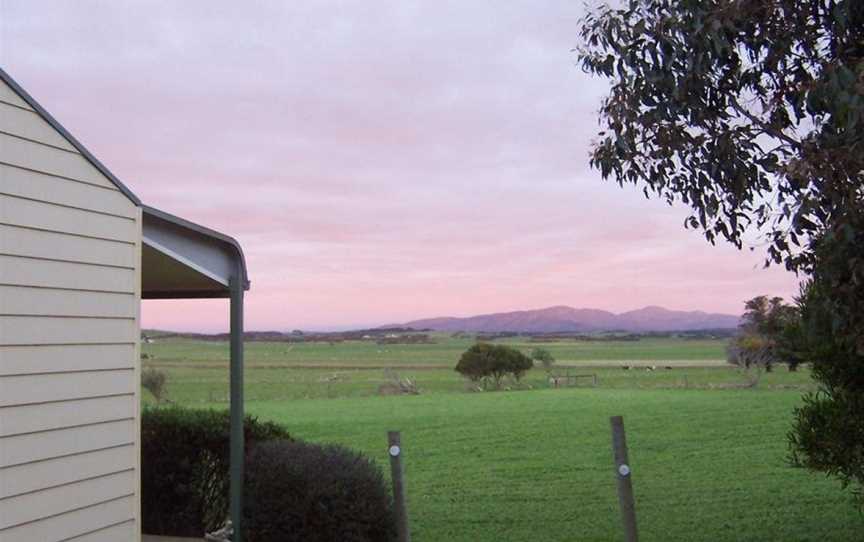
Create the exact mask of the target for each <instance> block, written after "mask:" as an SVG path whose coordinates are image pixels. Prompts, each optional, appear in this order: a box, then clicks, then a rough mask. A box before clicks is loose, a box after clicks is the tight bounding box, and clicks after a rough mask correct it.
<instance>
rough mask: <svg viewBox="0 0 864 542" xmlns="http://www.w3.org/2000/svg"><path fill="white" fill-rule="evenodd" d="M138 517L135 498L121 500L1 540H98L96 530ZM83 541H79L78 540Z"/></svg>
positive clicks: (14, 530) (5, 534)
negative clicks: (86, 535)
mask: <svg viewBox="0 0 864 542" xmlns="http://www.w3.org/2000/svg"><path fill="white" fill-rule="evenodd" d="M134 517H135V498H134V497H121V498H119V499H114V500H111V501H108V502H103V503H99V504H96V505H92V506H87V507H85V508H79V509H77V510H73V511H71V512H66V513H65V514H60V515H58V516H53V517H50V518H47V519H44V520H42V521H37V522H33V523H27V524H25V525H21V526H18V527H12V528H11V529H7V530H5V531H0V540H4V541H5V540H9V541H10V542H13V541H16V540H20V541H22V542H43V541H54V540H61V539H63V538H66V539H69V538H74V537H78V536H80V535H84V534H88V533H89V534H90V535H91V536H95V535H96V534H97V533H96V530H102V529H103V528H105V527H109V526H111V527H113V526H114V524H115V522H116V521H117V520H118V518H119V519H122V518H129V519H132V518H134ZM79 540H80V538H79ZM113 540H115V541H117V542H128V541H131V540H134V539H133V538H115V539H113Z"/></svg>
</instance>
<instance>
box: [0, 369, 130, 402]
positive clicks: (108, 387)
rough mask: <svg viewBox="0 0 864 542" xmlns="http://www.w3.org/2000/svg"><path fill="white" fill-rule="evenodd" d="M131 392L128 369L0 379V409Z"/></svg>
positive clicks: (1, 377) (0, 377) (2, 377)
mask: <svg viewBox="0 0 864 542" xmlns="http://www.w3.org/2000/svg"><path fill="white" fill-rule="evenodd" d="M134 392H135V379H134V371H132V370H131V369H117V370H114V371H98V372H82V373H52V374H43V375H20V376H0V407H5V406H14V405H24V404H27V403H43V402H48V401H69V400H71V399H86V398H88V397H101V396H104V395H117V394H121V393H134Z"/></svg>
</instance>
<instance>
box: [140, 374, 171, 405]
mask: <svg viewBox="0 0 864 542" xmlns="http://www.w3.org/2000/svg"><path fill="white" fill-rule="evenodd" d="M167 381H168V376H167V375H166V374H165V373H163V372H162V371H160V370H158V369H153V368H151V369H144V370H143V371H141V386H143V387H144V389H145V390H147V391H149V392H150V393H151V394H153V398H154V399H156V402H157V403H161V402H162V399H164V398H165V392H166V390H165V383H166V382H167Z"/></svg>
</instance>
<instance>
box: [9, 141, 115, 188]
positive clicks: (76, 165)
mask: <svg viewBox="0 0 864 542" xmlns="http://www.w3.org/2000/svg"><path fill="white" fill-rule="evenodd" d="M0 162H3V163H4V164H11V165H13V166H20V167H24V168H27V169H32V170H35V171H41V172H44V173H49V174H51V175H59V176H61V177H68V178H70V179H75V180H78V181H82V182H87V183H92V184H97V185H101V186H105V187H108V188H115V189H116V187H115V186H114V184H113V183H112V182H111V181H110V180H108V179H107V178H106V177H105V176H104V175H102V173H101V172H99V170H98V169H96V168H95V167H93V165H92V164H91V163H90V162H88V161H87V159H86V158H84V157H83V156H81V155H80V154H73V153H71V152H66V151H61V150H60V149H55V148H53V147H49V146H47V145H42V144H41V143H34V142H32V141H25V140H23V139H20V138H17V137H13V136H10V135H6V134H0Z"/></svg>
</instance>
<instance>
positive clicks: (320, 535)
mask: <svg viewBox="0 0 864 542" xmlns="http://www.w3.org/2000/svg"><path fill="white" fill-rule="evenodd" d="M245 492H246V493H245V499H244V507H243V522H244V534H245V538H246V540H248V542H292V541H298V542H299V541H302V542H387V541H389V540H395V539H396V536H395V524H394V518H393V506H392V500H391V498H390V495H389V493H388V491H387V488H386V485H385V482H384V477H383V476H382V474H381V470H380V469H379V468H378V467H377V465H375V463H373V462H372V461H371V460H369V459H367V458H366V457H364V456H363V455H361V454H359V453H356V452H353V451H351V450H349V449H347V448H343V447H340V446H318V445H314V444H306V443H301V442H290V441H274V442H265V443H262V444H259V445H258V446H256V447H255V449H254V450H253V451H252V453H251V454H250V455H249V457H248V460H247V463H246V485H245Z"/></svg>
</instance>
